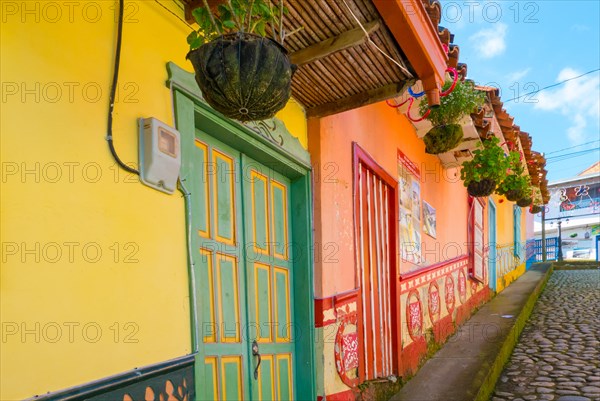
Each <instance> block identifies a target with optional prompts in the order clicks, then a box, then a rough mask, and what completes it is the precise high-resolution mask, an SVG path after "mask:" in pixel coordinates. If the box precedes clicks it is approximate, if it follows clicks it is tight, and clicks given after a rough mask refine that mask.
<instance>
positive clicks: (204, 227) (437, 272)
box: [0, 0, 537, 401]
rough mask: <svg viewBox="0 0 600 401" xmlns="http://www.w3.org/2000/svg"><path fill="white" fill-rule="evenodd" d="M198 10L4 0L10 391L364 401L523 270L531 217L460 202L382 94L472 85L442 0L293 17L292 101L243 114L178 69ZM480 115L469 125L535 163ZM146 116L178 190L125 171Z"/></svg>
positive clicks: (504, 207) (4, 370)
mask: <svg viewBox="0 0 600 401" xmlns="http://www.w3.org/2000/svg"><path fill="white" fill-rule="evenodd" d="M197 3H198V2H194V1H182V2H180V1H174V2H171V1H126V2H124V3H120V2H115V3H113V2H89V3H85V4H83V3H82V4H79V3H76V4H75V3H73V2H3V3H2V24H3V27H2V38H1V39H0V40H1V45H2V51H3V55H4V57H3V58H2V61H1V69H2V122H1V130H2V139H1V141H2V149H1V156H2V194H1V203H2V228H1V234H2V270H1V282H0V296H1V300H2V302H1V305H0V310H1V316H2V322H1V323H2V332H1V335H2V343H1V346H2V352H1V356H0V359H1V360H0V367H1V369H0V370H1V382H2V388H1V394H0V398H1V399H11V400H13V399H37V400H57V399H70V400H76V399H90V400H101V399H104V400H106V399H110V400H123V401H128V400H136V401H137V400H142V399H143V400H181V401H183V400H194V399H197V400H217V399H218V400H221V399H222V400H229V399H232V400H234V399H235V400H238V399H255V400H262V399H264V400H268V399H278V400H291V399H298V400H314V399H331V400H335V399H360V398H361V397H362V398H363V399H369V397H375V396H376V394H375V390H369V388H368V386H367V387H366V388H367V390H366V391H365V390H364V389H365V386H364V384H365V383H371V382H377V381H385V383H386V385H385V386H383V387H384V390H385V388H388V389H391V390H393V389H394V385H396V384H395V383H400V380H401V379H400V378H402V377H406V376H407V375H409V374H411V373H413V372H414V371H416V369H417V368H418V366H419V364H420V363H421V362H422V360H423V358H424V357H425V356H426V354H427V350H428V346H430V347H431V345H432V344H433V343H440V342H442V341H444V339H446V338H447V337H448V336H449V335H450V334H451V333H453V332H454V330H455V326H456V324H460V323H461V322H462V321H464V320H465V319H466V318H467V317H468V316H469V315H470V313H471V311H472V310H473V309H474V308H475V307H476V306H477V305H479V304H481V303H483V302H485V301H486V300H487V299H488V298H489V297H490V296H491V295H492V293H493V291H500V290H501V289H502V287H503V286H504V285H505V282H506V280H504V281H502V278H503V277H507V276H508V275H511V279H514V277H516V276H518V275H519V274H520V273H521V272H522V271H523V270H524V264H523V263H524V259H522V258H519V257H518V254H516V252H517V251H515V249H519V246H515V245H520V244H522V243H523V242H524V241H525V238H526V227H527V226H528V225H529V217H528V216H527V215H528V213H525V211H523V212H521V209H519V208H514V204H512V203H511V202H508V201H505V200H502V199H501V198H499V197H492V198H489V199H487V200H484V201H480V200H474V199H471V198H469V197H468V195H467V193H466V190H465V188H464V186H463V185H462V182H461V181H460V179H459V175H458V164H459V163H458V162H459V161H460V158H455V160H454V162H455V165H453V166H452V165H449V164H448V163H449V162H448V161H445V160H442V159H440V158H438V157H436V156H432V155H428V154H426V153H425V152H424V145H423V142H422V141H421V140H420V137H419V133H418V131H419V130H418V127H417V126H415V125H413V124H412V123H411V121H410V120H409V118H407V117H406V115H405V114H404V113H403V112H401V111H400V110H399V109H395V108H391V107H389V106H388V105H387V104H386V103H385V102H383V101H384V100H386V99H390V98H393V97H394V96H403V95H406V90H407V89H408V88H409V87H411V86H412V85H413V84H414V83H415V81H416V80H420V82H421V85H422V88H423V91H424V92H425V93H426V98H427V101H428V102H429V103H430V104H436V103H437V102H439V91H440V89H441V85H442V84H443V81H444V75H445V71H446V68H447V67H448V65H453V66H454V67H460V68H459V70H461V71H462V72H461V74H462V76H463V78H464V75H465V74H466V67H465V66H459V65H458V48H457V47H456V46H454V45H453V44H452V43H450V34H449V32H448V31H447V30H443V29H441V28H438V23H439V12H440V8H439V4H437V3H435V2H434V3H432V4H430V3H429V2H421V1H417V0H414V1H408V2H407V1H383V0H374V1H368V0H355V1H349V2H348V6H347V7H346V8H344V7H342V6H341V5H340V4H339V2H329V1H316V2H314V4H313V3H310V4H309V3H306V4H305V3H301V2H298V3H292V4H290V5H289V7H290V16H289V21H290V27H289V29H290V30H292V29H293V28H294V27H297V26H302V27H303V29H302V30H300V31H299V32H298V33H297V34H296V35H294V36H290V39H289V49H290V52H291V57H292V60H294V62H295V63H297V64H298V65H299V66H300V68H299V70H298V72H297V73H296V76H295V78H294V82H293V90H294V98H293V99H292V100H291V101H290V102H289V103H288V105H287V106H286V108H285V109H284V110H282V111H281V112H279V113H278V115H277V118H275V119H271V120H266V121H263V122H258V123H247V124H241V123H238V122H235V121H232V120H229V119H227V118H225V117H223V116H222V115H220V114H219V113H217V112H215V111H214V110H212V109H211V108H210V107H209V106H208V105H207V104H206V103H205V101H204V100H203V98H202V94H201V93H200V91H199V89H198V87H197V85H196V82H195V80H194V76H193V74H192V73H190V72H189V71H190V70H191V67H190V65H189V64H188V61H187V60H186V59H185V55H186V52H187V51H188V46H187V43H186V41H185V38H186V36H187V35H188V33H189V32H190V30H191V29H190V26H189V25H188V23H189V16H190V10H191V9H192V8H193V7H195V6H197V5H198V4H197ZM119 6H122V7H123V9H122V11H119V10H120V8H119ZM305 7H307V8H305ZM311 7H312V8H311ZM308 8H310V9H308ZM311 10H312V12H309V11H311ZM119 16H121V17H122V25H121V27H122V39H121V40H118V39H116V36H119V35H118V34H117V32H118V26H119V19H120V18H119ZM334 16H337V17H335V18H334ZM186 19H188V21H187V22H186ZM357 20H358V21H359V22H360V24H361V25H362V26H363V28H364V29H366V30H368V31H369V32H370V33H371V35H372V36H370V37H371V38H372V39H371V41H368V40H367V39H366V38H365V36H364V32H363V31H362V29H360V27H358V26H357V25H358V24H357ZM342 35H344V36H343V38H344V39H345V40H344V41H341V42H344V43H346V44H347V45H346V47H343V48H335V46H334V48H333V49H332V48H331V44H330V43H329V42H327V40H328V39H331V38H334V37H337V38H339V37H342ZM40 38H43V40H44V42H46V43H49V44H51V45H46V46H40ZM323 42H326V43H329V45H327V46H324V45H323ZM334 42H335V41H334ZM338 42H339V41H338ZM374 44H375V45H377V46H378V48H379V50H376V49H375V48H374V46H373V45H374ZM119 46H120V47H121V49H122V50H121V54H120V68H119V69H118V70H119V74H118V80H117V79H114V78H115V54H116V51H115V49H116V48H117V47H119ZM313 46H316V47H313ZM324 47H325V48H326V49H325V50H324ZM309 48H310V49H311V52H312V54H313V56H311V52H308V51H306V50H305V49H309ZM446 49H447V50H448V52H446ZM302 50H305V51H304V53H303V52H302ZM315 52H316V54H318V55H319V57H315V56H314V54H315ZM382 53H387V56H390V58H392V59H395V62H392V61H390V60H389V58H388V57H386V56H385V55H384V54H382ZM113 79H114V82H116V84H117V85H116V87H115V88H116V94H115V98H114V112H112V113H111V112H109V111H108V109H109V103H110V101H109V100H110V98H111V96H110V89H111V85H112V83H113ZM488 101H489V104H490V113H492V111H493V113H492V114H493V115H492V114H490V116H487V117H485V119H484V120H488V121H487V122H486V121H481V122H480V123H478V122H477V118H476V117H473V121H474V123H473V129H474V130H475V131H474V132H476V133H477V135H479V132H480V131H481V130H482V129H484V127H485V126H487V125H488V124H492V122H490V121H496V123H497V124H498V127H499V128H498V129H495V128H492V131H493V132H494V133H495V134H497V135H503V137H504V138H505V139H506V140H511V139H510V138H509V135H510V134H512V135H515V132H516V137H515V138H513V139H512V141H513V142H515V143H516V142H519V143H520V144H521V145H520V146H521V147H522V153H523V155H524V158H525V159H527V160H528V161H529V160H533V159H531V157H530V156H528V155H527V149H529V150H530V146H529V148H527V146H525V145H523V141H522V138H525V137H524V136H523V137H521V136H520V135H522V134H521V133H520V130H517V129H515V128H514V127H513V125H512V120H511V122H510V124H508V123H504V125H503V122H504V121H505V120H503V119H502V118H499V117H498V116H499V115H502V116H503V117H505V113H504V114H502V110H501V104H500V109H498V110H496V109H494V108H493V107H492V106H493V105H494V98H493V96H492V95H488ZM495 105H496V106H497V105H498V103H496V104H495ZM111 114H112V123H110V122H109V126H110V127H111V128H107V117H108V116H109V115H111ZM150 117H152V118H154V119H156V120H159V121H161V122H163V123H165V124H166V127H167V128H168V127H173V128H176V130H177V132H178V135H179V136H178V137H175V138H177V139H176V140H177V141H179V144H180V147H174V148H173V149H172V150H173V152H175V149H180V150H181V152H180V154H179V155H178V157H180V160H181V167H180V170H179V179H180V184H179V185H178V189H179V190H178V191H173V190H172V189H173V188H172V189H171V190H168V188H165V187H164V186H163V187H162V189H160V190H156V189H155V188H152V187H149V186H147V185H142V184H141V182H140V180H139V179H138V177H136V172H135V170H136V169H139V168H140V165H139V161H140V159H139V154H142V153H143V149H141V147H140V146H141V145H140V137H141V136H143V135H142V134H143V126H144V124H145V122H146V121H149V120H143V119H146V118H150ZM108 119H109V121H110V118H108ZM494 119H495V120H494ZM505 126H506V127H505ZM107 136H108V137H109V139H111V140H114V148H115V154H117V155H118V157H120V159H121V160H122V161H123V163H124V164H126V165H127V166H129V169H130V171H127V170H124V169H122V168H121V167H120V166H119V164H118V163H117V162H116V161H115V158H114V156H113V154H111V152H110V150H109V148H108V146H107ZM173 143H175V142H173ZM166 146H167V147H169V145H168V143H167V145H166ZM169 149H170V148H169ZM459 150H462V149H459ZM138 153H139V154H138ZM533 166H534V164H528V168H529V173H530V174H532V173H533V170H532V169H533ZM535 166H537V165H535ZM132 171H133V172H132ZM535 174H537V170H536V172H535ZM165 192H167V193H165ZM517 209H518V211H517ZM492 211H493V212H492ZM495 244H500V245H504V244H509V245H508V246H511V245H512V247H513V248H512V250H511V251H510V252H512V254H511V255H510V256H511V257H512V258H511V257H508V258H507V260H508V262H507V265H506V267H505V268H502V269H504V270H502V274H499V273H498V271H499V270H498V269H500V268H499V267H498V266H499V263H498V260H500V259H501V258H500V257H499V256H496V257H493V258H492V259H490V252H493V250H495V249H496V248H497V247H496V246H495ZM500 248H501V247H500ZM500 252H501V251H500V250H499V251H498V253H500ZM490 260H493V261H495V262H496V263H495V264H494V263H491V262H490ZM521 260H523V262H521ZM388 383H389V385H388ZM359 385H361V386H359ZM386 386H387V387H386ZM391 390H390V391H391ZM386 391H387V390H386Z"/></svg>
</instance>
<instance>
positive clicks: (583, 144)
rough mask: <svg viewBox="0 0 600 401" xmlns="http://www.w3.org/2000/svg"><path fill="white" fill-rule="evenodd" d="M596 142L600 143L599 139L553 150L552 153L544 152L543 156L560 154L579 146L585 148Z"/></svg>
mask: <svg viewBox="0 0 600 401" xmlns="http://www.w3.org/2000/svg"><path fill="white" fill-rule="evenodd" d="M596 142H600V139H596V140H595V141H590V142H586V143H581V144H579V145H575V146H570V147H568V148H562V149H559V150H553V151H552V152H546V153H545V154H544V155H545V156H546V155H551V154H554V153H559V152H562V151H563V150H569V149H574V148H578V147H580V146H585V145H589V144H591V143H596Z"/></svg>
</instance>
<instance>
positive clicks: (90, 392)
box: [25, 355, 195, 401]
mask: <svg viewBox="0 0 600 401" xmlns="http://www.w3.org/2000/svg"><path fill="white" fill-rule="evenodd" d="M194 386H195V383H194V355H187V356H184V357H180V358H177V359H173V360H170V361H165V362H161V363H158V364H155V365H150V366H145V367H142V368H136V369H133V370H130V371H128V372H124V373H120V374H117V375H114V376H109V377H106V378H103V379H100V380H96V381H93V382H89V383H86V384H82V385H80V386H75V387H71V388H68V389H65V390H60V391H56V392H51V393H47V394H43V395H37V396H35V397H31V398H28V399H27V400H25V401H59V400H61V401H84V400H86V401H162V400H165V401H166V400H169V401H192V400H195V387H194Z"/></svg>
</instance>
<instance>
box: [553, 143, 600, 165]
mask: <svg viewBox="0 0 600 401" xmlns="http://www.w3.org/2000/svg"><path fill="white" fill-rule="evenodd" d="M598 151H600V147H597V148H592V149H586V150H581V151H579V152H572V153H566V154H564V155H559V156H554V157H549V158H548V159H546V160H547V161H548V164H550V163H558V162H562V161H565V160H569V159H571V158H574V157H579V156H585V155H587V154H588V153H593V152H598Z"/></svg>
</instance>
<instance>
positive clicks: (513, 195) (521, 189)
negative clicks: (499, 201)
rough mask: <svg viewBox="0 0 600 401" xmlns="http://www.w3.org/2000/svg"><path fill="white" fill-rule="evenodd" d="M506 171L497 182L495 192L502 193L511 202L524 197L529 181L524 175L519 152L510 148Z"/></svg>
mask: <svg viewBox="0 0 600 401" xmlns="http://www.w3.org/2000/svg"><path fill="white" fill-rule="evenodd" d="M507 172H508V175H507V176H506V178H504V179H503V180H502V182H501V183H500V184H498V188H497V189H496V192H497V193H498V194H499V195H504V196H505V197H506V199H508V200H509V201H511V202H515V201H517V200H519V199H522V198H524V197H526V196H527V190H528V189H529V187H530V185H531V183H530V179H529V176H527V175H524V169H523V165H522V164H521V154H520V153H519V152H518V151H516V150H511V151H510V153H509V155H508V170H507Z"/></svg>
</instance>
